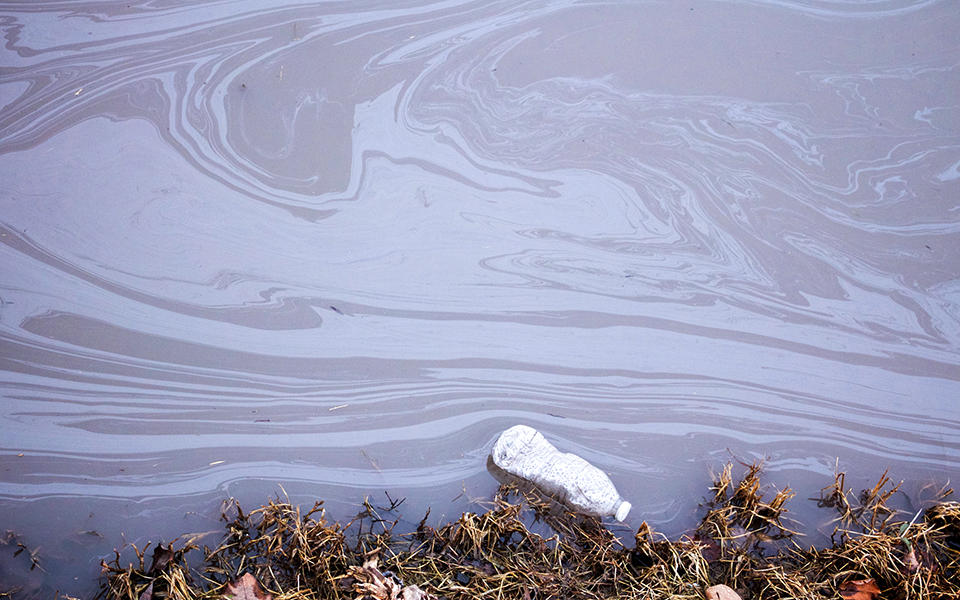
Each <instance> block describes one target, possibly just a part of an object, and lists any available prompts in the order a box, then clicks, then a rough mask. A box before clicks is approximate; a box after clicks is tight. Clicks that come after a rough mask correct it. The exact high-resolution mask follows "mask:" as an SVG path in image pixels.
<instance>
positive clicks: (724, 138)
mask: <svg viewBox="0 0 960 600" xmlns="http://www.w3.org/2000/svg"><path fill="white" fill-rule="evenodd" d="M958 28H960V13H957V11H956V7H955V4H954V3H952V2H950V1H949V0H947V1H935V0H872V1H861V2H852V1H847V0H817V1H814V2H798V1H793V0H779V1H777V0H769V1H766V0H745V1H733V0H730V1H720V0H716V1H704V0H698V1H696V2H692V3H681V2H672V1H649V2H633V1H629V2H628V1H624V2H599V1H598V2H574V1H568V2H559V1H557V2H545V1H536V2H519V3H518V2H467V1H445V2H436V3H424V2H370V1H363V2H349V3H341V2H309V3H307V2H304V3H277V2H267V1H266V0H231V1H229V2H227V1H225V0H220V1H204V2H200V1H191V2H186V1H182V0H181V1H178V0H140V1H139V2H137V1H134V2H90V1H86V0H60V1H42V0H34V1H30V2H4V3H2V4H0V29H2V31H3V35H4V39H5V46H4V48H3V50H2V53H0V57H2V58H0V178H2V181H3V184H2V186H0V264H2V265H3V266H2V267H0V273H2V277H0V363H2V366H0V368H2V375H3V376H2V379H0V394H2V402H3V406H4V410H3V413H2V415H0V460H2V464H3V469H2V471H0V507H2V508H3V509H4V510H5V511H6V512H7V513H8V514H16V515H17V517H16V519H14V522H13V523H8V524H7V527H11V528H16V529H19V530H23V531H26V532H29V536H28V538H29V539H30V540H32V541H33V542H34V543H40V544H43V545H44V547H45V548H47V550H46V551H47V553H48V557H49V560H50V561H51V562H50V564H53V565H59V568H58V569H57V571H58V572H59V573H62V575H58V576H57V577H62V579H61V580H60V581H61V583H57V581H58V580H57V579H56V577H53V580H54V582H55V583H56V584H57V585H60V586H61V587H60V589H61V590H62V591H69V589H64V587H63V586H68V585H69V584H70V582H71V581H72V578H73V577H80V578H81V579H84V580H86V581H92V578H93V577H94V576H95V572H96V561H95V560H93V561H92V562H91V563H90V564H85V565H79V566H76V546H77V544H78V543H79V542H77V532H78V531H84V530H91V529H97V530H98V531H100V532H102V533H103V535H104V538H103V539H102V540H100V541H94V542H92V543H91V544H89V545H88V546H84V548H86V550H85V551H84V552H85V553H86V554H87V555H89V556H91V557H93V556H94V555H95V554H96V552H102V553H106V552H108V551H109V550H110V549H111V548H112V547H113V546H115V545H117V544H118V543H119V542H118V540H120V539H121V532H123V533H124V534H125V536H126V537H125V538H124V539H127V540H130V541H137V542H140V543H142V542H143V541H146V540H147V539H155V537H156V536H157V535H158V534H162V535H166V536H167V537H170V536H171V535H174V534H175V533H177V532H181V531H184V530H185V529H188V528H190V527H194V526H195V527H197V528H200V527H206V526H211V527H212V525H210V522H211V520H212V519H213V518H215V517H216V509H215V507H216V502H218V501H219V500H220V499H222V498H224V497H226V496H229V495H234V496H238V497H240V498H242V499H244V500H245V501H248V502H250V503H253V502H259V501H262V499H263V496H264V495H265V494H270V493H276V492H277V491H278V489H279V488H278V486H283V487H282V489H283V490H284V493H289V494H290V495H291V497H293V498H295V499H297V500H304V501H306V500H309V499H311V498H314V497H323V498H325V499H327V500H328V501H329V502H330V509H331V512H332V514H333V516H336V517H343V516H347V515H349V513H350V511H351V510H352V507H354V506H355V505H356V503H357V502H359V501H360V500H361V499H362V498H363V496H364V495H365V494H379V493H380V492H381V491H382V490H389V491H390V493H391V494H392V495H400V496H407V497H408V498H409V504H408V505H407V506H409V507H411V508H409V509H408V510H409V511H410V512H411V514H412V513H415V512H416V511H417V510H418V509H423V508H425V507H426V506H432V507H433V508H434V511H435V512H434V514H435V515H441V514H443V513H448V514H449V513H452V512H458V511H459V510H463V509H464V508H465V507H467V506H469V500H470V498H478V497H480V498H482V497H486V496H489V494H490V493H491V492H492V490H493V489H494V487H495V485H496V483H495V482H494V480H493V479H492V478H491V477H490V475H489V474H488V473H487V471H486V468H485V456H486V453H487V452H488V451H489V448H490V445H491V444H492V441H493V439H494V438H495V436H496V435H497V433H498V432H499V431H501V430H502V429H504V428H506V427H508V426H510V425H513V424H515V423H518V422H521V423H527V424H530V425H533V426H535V427H538V428H540V429H541V430H543V431H544V432H545V433H546V434H547V436H548V437H550V438H551V440H552V441H554V442H555V443H556V444H557V445H558V446H560V447H561V448H563V449H565V450H569V451H574V452H577V453H580V454H582V455H583V456H585V457H586V458H587V459H589V460H591V461H593V462H595V463H596V464H598V465H599V466H601V467H602V468H604V469H605V470H607V471H609V472H610V473H611V474H612V477H613V479H614V481H616V482H617V484H618V487H619V488H620V489H621V492H622V493H623V494H624V495H625V496H627V497H628V498H629V499H630V500H631V502H633V504H634V506H635V510H634V513H633V515H632V517H631V518H635V519H636V520H637V523H629V522H628V525H630V526H636V525H637V524H638V523H639V521H640V520H643V519H646V520H648V521H651V522H652V523H654V524H655V525H656V526H658V527H660V528H661V529H663V530H665V531H667V532H678V531H681V530H682V529H683V528H685V527H687V526H688V525H689V524H690V523H691V522H692V520H693V518H694V516H695V514H696V510H697V501H698V500H699V498H700V496H701V495H702V493H703V491H704V484H705V482H706V481H707V475H708V471H709V469H710V468H711V467H716V466H717V465H719V464H720V463H721V462H723V461H725V460H727V459H729V457H730V455H731V453H732V454H733V455H734V456H736V457H739V458H743V459H752V458H755V457H767V460H768V469H769V473H770V475H769V477H770V479H771V481H772V482H774V483H776V484H778V485H788V484H789V485H792V486H793V487H795V488H797V489H798V490H799V492H800V493H799V494H798V495H799V496H800V497H801V498H802V497H806V496H809V495H812V494H814V495H815V493H816V490H818V489H819V488H820V487H821V486H822V485H824V483H825V482H826V478H827V477H829V474H830V473H831V472H832V471H833V468H834V464H835V461H836V459H837V458H839V460H840V463H841V466H842V467H844V468H846V469H847V470H849V471H852V472H856V473H858V474H862V475H863V476H864V479H863V482H864V483H865V482H866V481H867V479H869V478H870V477H874V476H875V475H877V474H879V472H881V471H882V470H883V469H886V468H889V469H890V470H891V473H892V474H893V475H894V476H895V477H897V478H908V479H910V480H911V481H913V482H915V485H916V488H915V489H911V490H908V492H909V493H910V494H914V493H916V494H919V491H918V490H919V488H920V486H921V485H922V483H924V482H926V481H932V480H938V481H943V480H945V479H948V478H951V477H952V478H953V479H954V480H955V479H957V478H958V476H960V407H958V405H957V403H956V399H957V398H958V397H960V277H958V272H960V204H958V201H957V198H958V197H960V104H958V102H960V83H958V82H960V40H958V39H957V37H956V31H957V30H958ZM21 455H22V456H21ZM461 492H465V493H463V494H461ZM916 494H914V495H916ZM797 502H802V501H800V500H798V501H797ZM77 507H80V508H77ZM797 510H798V512H800V514H801V515H804V514H805V513H804V511H805V510H807V509H805V508H803V507H802V506H801V507H797ZM13 511H15V513H14V512H13ZM74 513H76V514H81V515H82V516H83V518H82V519H80V521H76V520H70V519H67V518H66V517H65V516H64V517H63V518H60V519H54V520H51V519H50V517H49V515H51V514H60V515H67V514H74ZM87 513H89V516H85V515H87ZM811 514H813V513H811ZM184 515H188V517H185V516H184ZM190 515H192V516H190ZM416 517H418V518H419V515H416ZM191 519H192V520H191ZM86 543H87V542H84V544H86ZM71 559H72V562H71ZM58 561H59V562H58ZM71 564H72V565H74V566H73V567H68V566H67V565H71ZM73 585H77V584H75V583H74V584H73ZM81 585H82V584H81Z"/></svg>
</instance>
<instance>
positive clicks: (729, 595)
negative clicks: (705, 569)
mask: <svg viewBox="0 0 960 600" xmlns="http://www.w3.org/2000/svg"><path fill="white" fill-rule="evenodd" d="M706 596H707V600H743V599H742V598H741V597H740V594H738V593H736V592H735V591H733V588H731V587H730V586H727V585H723V584H720V585H712V586H710V587H708V588H707V591H706Z"/></svg>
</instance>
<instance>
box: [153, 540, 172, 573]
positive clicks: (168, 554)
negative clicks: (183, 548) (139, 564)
mask: <svg viewBox="0 0 960 600" xmlns="http://www.w3.org/2000/svg"><path fill="white" fill-rule="evenodd" d="M172 560H173V544H167V546H166V548H164V546H163V544H160V545H158V546H157V547H156V548H154V549H153V562H152V563H150V570H149V571H147V573H149V574H150V575H157V574H159V573H160V571H162V570H163V568H164V567H166V566H167V565H169V564H170V561H172Z"/></svg>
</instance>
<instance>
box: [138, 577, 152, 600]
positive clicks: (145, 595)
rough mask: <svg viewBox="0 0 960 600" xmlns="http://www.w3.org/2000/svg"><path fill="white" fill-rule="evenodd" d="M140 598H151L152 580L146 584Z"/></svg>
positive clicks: (150, 599)
mask: <svg viewBox="0 0 960 600" xmlns="http://www.w3.org/2000/svg"><path fill="white" fill-rule="evenodd" d="M140 600H153V582H152V581H151V582H150V585H148V586H147V589H145V590H143V593H142V594H140Z"/></svg>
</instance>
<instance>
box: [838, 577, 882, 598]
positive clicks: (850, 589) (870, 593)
mask: <svg viewBox="0 0 960 600" xmlns="http://www.w3.org/2000/svg"><path fill="white" fill-rule="evenodd" d="M840 596H841V597H842V598H844V599H845V600H877V598H879V597H880V588H878V587H877V584H876V583H875V582H874V581H873V579H856V580H851V581H846V582H844V583H843V585H841V586H840Z"/></svg>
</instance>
